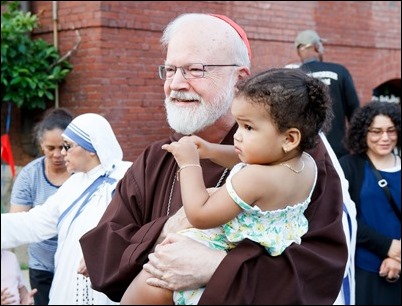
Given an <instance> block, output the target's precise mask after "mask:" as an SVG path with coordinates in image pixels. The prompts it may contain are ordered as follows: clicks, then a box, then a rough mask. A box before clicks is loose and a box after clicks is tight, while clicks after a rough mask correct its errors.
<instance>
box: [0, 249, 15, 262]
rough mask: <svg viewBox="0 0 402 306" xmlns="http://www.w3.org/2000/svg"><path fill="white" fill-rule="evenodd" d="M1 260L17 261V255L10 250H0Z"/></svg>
mask: <svg viewBox="0 0 402 306" xmlns="http://www.w3.org/2000/svg"><path fill="white" fill-rule="evenodd" d="M1 258H2V259H5V260H17V255H15V253H14V252H12V251H10V250H1Z"/></svg>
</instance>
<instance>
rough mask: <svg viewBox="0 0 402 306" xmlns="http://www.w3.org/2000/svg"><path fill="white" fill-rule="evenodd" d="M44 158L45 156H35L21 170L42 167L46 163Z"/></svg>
mask: <svg viewBox="0 0 402 306" xmlns="http://www.w3.org/2000/svg"><path fill="white" fill-rule="evenodd" d="M44 159H45V156H41V157H38V158H35V159H34V160H32V161H30V162H29V163H28V164H26V165H25V166H24V167H23V168H22V169H21V171H32V170H33V169H41V168H42V167H43V165H44V163H43V160H44Z"/></svg>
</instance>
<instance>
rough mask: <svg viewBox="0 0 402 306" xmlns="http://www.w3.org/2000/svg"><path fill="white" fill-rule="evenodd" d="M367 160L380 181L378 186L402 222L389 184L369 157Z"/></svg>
mask: <svg viewBox="0 0 402 306" xmlns="http://www.w3.org/2000/svg"><path fill="white" fill-rule="evenodd" d="M367 160H368V162H369V165H370V167H371V169H372V170H373V172H374V175H375V176H376V178H377V180H378V186H380V187H381V188H382V190H384V192H385V195H386V196H387V198H388V201H389V203H391V207H392V209H393V210H394V212H395V214H396V215H397V216H398V218H399V221H401V211H400V210H399V209H398V206H396V203H395V201H394V198H393V197H392V195H391V192H390V191H389V188H388V182H387V181H386V180H385V179H383V178H382V176H381V174H380V172H378V170H377V168H376V167H375V166H374V165H373V162H372V161H371V159H370V158H369V157H368V156H367Z"/></svg>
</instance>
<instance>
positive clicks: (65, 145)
mask: <svg viewBox="0 0 402 306" xmlns="http://www.w3.org/2000/svg"><path fill="white" fill-rule="evenodd" d="M74 147H76V145H71V144H68V143H63V149H64V150H66V152H68V150H70V149H71V148H74Z"/></svg>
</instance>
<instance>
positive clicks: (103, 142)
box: [1, 114, 131, 305]
mask: <svg viewBox="0 0 402 306" xmlns="http://www.w3.org/2000/svg"><path fill="white" fill-rule="evenodd" d="M62 136H63V139H64V144H63V149H62V154H63V155H64V161H65V164H66V167H67V171H68V172H69V173H74V174H73V175H71V177H70V178H69V179H68V180H67V181H66V182H65V183H64V184H63V185H62V186H61V187H60V188H59V189H58V191H57V192H56V193H55V194H54V195H52V196H51V197H49V198H48V199H47V201H46V202H45V203H44V204H43V205H40V206H37V207H34V208H33V209H31V210H30V211H29V212H25V213H14V214H2V215H1V247H2V248H11V247H15V246H18V245H22V244H26V243H32V242H39V241H42V240H45V239H48V238H50V237H53V236H55V235H58V245H57V251H56V254H55V273H54V279H53V283H52V286H51V289H50V295H49V304H64V305H87V304H99V305H106V304H112V303H113V302H112V301H110V300H109V299H108V298H107V297H106V296H105V295H104V294H102V293H100V292H96V291H94V290H92V288H91V283H90V281H89V278H87V277H84V276H82V275H81V274H78V273H77V271H78V269H81V266H80V263H81V259H82V251H81V247H80V244H79V242H78V240H79V238H81V236H82V235H83V234H84V233H86V232H87V231H88V230H90V229H92V228H93V227H95V225H97V223H98V221H99V219H100V218H101V216H102V214H103V212H104V211H105V209H106V207H107V205H108V204H109V202H110V200H111V197H112V194H113V193H114V190H115V188H116V185H117V183H118V181H119V180H120V179H121V178H122V177H123V175H124V173H125V172H126V170H127V169H128V167H129V166H130V165H131V163H129V162H124V161H122V158H123V152H122V149H121V147H120V144H119V143H118V141H117V139H116V137H115V135H114V133H113V130H112V128H111V126H110V124H109V122H108V121H107V120H106V119H105V118H103V117H102V116H100V115H97V114H83V115H80V116H78V117H76V118H75V119H74V120H73V121H72V122H71V123H70V124H69V125H68V126H67V128H66V129H65V130H64V133H63V134H62ZM100 243H101V242H100Z"/></svg>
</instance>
